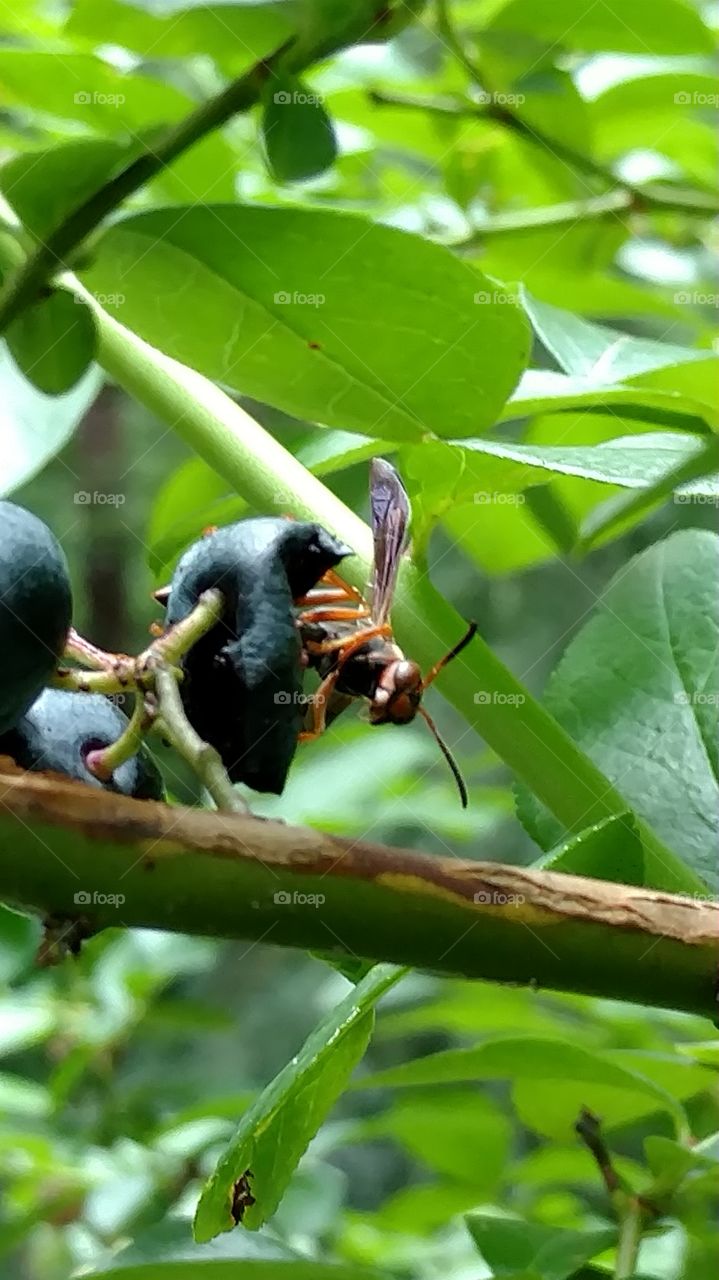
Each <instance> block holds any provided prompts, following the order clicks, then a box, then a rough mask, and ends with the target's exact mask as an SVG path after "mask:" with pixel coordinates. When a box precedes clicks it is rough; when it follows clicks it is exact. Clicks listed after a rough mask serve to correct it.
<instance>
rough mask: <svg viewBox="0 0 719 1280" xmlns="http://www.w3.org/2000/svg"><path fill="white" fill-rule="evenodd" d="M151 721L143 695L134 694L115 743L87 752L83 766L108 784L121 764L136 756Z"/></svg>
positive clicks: (150, 714)
mask: <svg viewBox="0 0 719 1280" xmlns="http://www.w3.org/2000/svg"><path fill="white" fill-rule="evenodd" d="M152 720H153V715H152V713H151V712H150V711H149V710H148V708H147V706H146V703H145V698H144V695H143V694H142V693H140V692H136V693H135V706H134V709H133V712H132V716H131V717H130V720H129V722H128V725H127V728H126V729H125V730H124V731H123V732H122V733H121V734H120V737H119V738H118V739H117V741H116V742H111V743H110V745H109V746H108V747H101V748H100V749H98V750H97V751H90V752H88V754H87V757H86V759H85V764H86V765H87V767H88V769H89V770H90V773H94V775H95V777H96V778H99V779H100V781H101V782H109V781H110V779H111V778H112V775H113V773H114V772H115V770H116V769H119V767H120V765H121V764H125V761H126V760H130V759H132V757H133V756H136V755H137V753H138V751H139V750H140V747H141V746H142V739H143V737H144V735H145V734H146V732H147V730H148V729H149V728H150V725H151V724H152Z"/></svg>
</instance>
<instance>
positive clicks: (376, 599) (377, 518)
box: [296, 458, 477, 807]
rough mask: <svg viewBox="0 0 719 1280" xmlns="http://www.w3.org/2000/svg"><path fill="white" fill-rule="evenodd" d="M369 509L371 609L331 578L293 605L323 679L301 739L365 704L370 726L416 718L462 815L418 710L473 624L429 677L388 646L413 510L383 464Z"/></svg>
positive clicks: (377, 466) (377, 467) (373, 480)
mask: <svg viewBox="0 0 719 1280" xmlns="http://www.w3.org/2000/svg"><path fill="white" fill-rule="evenodd" d="M370 505H371V512H372V532H373V537H374V571H373V578H372V592H371V603H369V604H368V603H367V602H366V601H365V599H364V597H363V596H362V594H361V592H359V591H357V590H356V589H355V588H354V587H352V586H350V585H349V584H348V583H346V582H344V581H343V579H342V578H340V577H339V575H338V574H337V573H335V572H334V570H330V571H329V573H327V574H326V575H325V576H324V578H323V579H322V580H321V582H320V583H319V584H318V586H317V587H316V588H315V589H314V590H312V591H311V592H310V593H309V595H307V596H305V597H303V598H302V599H301V600H298V601H297V602H296V603H297V604H298V605H299V606H300V608H301V612H300V614H299V618H298V622H299V627H300V635H301V637H302V645H303V649H304V653H305V655H306V662H307V665H308V666H311V667H313V668H314V669H315V670H316V671H317V672H318V673H319V675H320V679H321V683H320V686H319V689H318V690H317V693H316V694H315V696H314V698H313V701H312V706H311V717H310V727H309V728H308V732H307V733H306V734H305V735H304V736H305V737H315V736H316V735H317V734H319V733H321V732H322V730H323V729H324V727H325V724H326V722H327V721H330V720H332V719H334V718H335V716H337V715H339V713H340V712H341V711H343V710H344V708H345V707H346V706H348V705H349V703H350V702H351V701H352V700H353V699H354V698H364V699H366V700H367V702H368V703H369V719H370V723H371V724H409V722H410V721H411V720H414V718H415V716H417V715H418V714H419V715H421V716H422V718H423V719H424V720H425V722H426V723H427V725H428V726H429V728H430V730H431V731H432V733H433V734H434V736H435V738H436V739H437V742H438V744H439V747H440V749H441V751H442V753H443V755H444V756H445V758H446V760H447V762H448V764H449V766H450V769H451V770H452V773H453V775H454V777H455V780H456V782H457V786H458V788H459V793H460V797H461V800H462V805H463V806H464V807H466V804H467V791H466V787H465V785H464V781H463V779H462V776H461V774H460V772H459V769H458V768H457V765H456V763H455V761H454V759H453V757H452V755H451V753H450V751H449V748H448V747H447V746H446V744H445V743H444V742H443V741H442V739H441V737H440V735H439V733H438V731H437V728H436V726H435V724H434V721H433V720H432V719H431V717H430V716H429V715H428V713H427V711H426V710H425V709H424V707H423V706H422V705H421V702H422V695H423V693H424V691H425V689H426V688H427V687H428V685H430V684H432V682H433V681H434V680H435V679H436V677H437V676H438V675H439V673H440V671H441V670H442V668H443V667H445V666H446V665H447V663H448V662H450V661H451V660H452V658H455V657H456V656H457V654H458V653H460V652H461V651H462V649H464V647H465V645H467V644H469V642H470V640H471V639H472V637H473V636H474V634H475V632H476V630H477V627H476V623H472V624H471V625H470V626H469V628H468V629H467V632H466V633H465V635H464V636H463V637H462V639H461V640H460V641H459V643H458V644H457V645H455V647H454V649H452V650H451V651H450V652H449V653H448V654H446V655H445V656H444V657H443V658H441V659H440V661H439V662H437V663H435V665H434V666H433V667H432V669H431V670H430V671H429V672H428V674H427V675H426V676H423V675H422V672H421V669H420V667H419V664H418V663H416V662H414V661H412V660H411V659H409V658H406V657H405V655H404V654H403V652H402V650H401V649H400V648H399V646H398V645H397V644H396V643H395V641H394V639H393V634H392V626H391V624H390V621H389V612H390V607H391V604H392V597H393V595H394V590H395V586H396V583H397V575H398V572H399V566H400V563H401V558H402V555H403V554H404V552H405V550H406V547H407V540H408V539H407V531H408V526H409V517H410V507H409V499H408V497H407V493H406V491H405V489H404V486H403V484H402V482H401V480H400V478H399V476H398V475H397V472H396V471H395V469H394V467H392V466H391V465H390V463H388V462H385V461H384V460H383V459H381V458H374V459H373V461H372V465H371V470H370Z"/></svg>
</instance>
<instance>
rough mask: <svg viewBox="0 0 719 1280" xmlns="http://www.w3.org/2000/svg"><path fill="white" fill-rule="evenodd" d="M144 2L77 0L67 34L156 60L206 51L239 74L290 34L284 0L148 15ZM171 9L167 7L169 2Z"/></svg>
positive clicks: (184, 8) (183, 7) (189, 7)
mask: <svg viewBox="0 0 719 1280" xmlns="http://www.w3.org/2000/svg"><path fill="white" fill-rule="evenodd" d="M147 8H148V6H143V5H142V4H141V3H140V0H136V3H134V4H131V3H129V2H128V0H75V3H74V5H73V8H72V12H71V14H70V16H69V18H68V20H67V23H66V25H65V30H66V32H67V34H68V35H69V36H72V37H78V36H80V37H82V38H84V39H87V40H91V41H92V42H93V43H94V44H98V45H106V44H117V45H123V46H124V47H125V48H126V49H136V50H137V51H138V52H139V53H141V54H146V53H147V52H148V51H149V52H151V56H152V58H153V59H155V58H187V57H195V56H197V55H198V54H203V53H204V54H208V55H209V56H210V57H211V58H214V60H215V62H217V64H218V65H219V66H221V67H222V68H223V69H225V70H227V71H229V72H231V74H232V75H234V76H237V75H240V74H241V73H242V71H244V70H245V69H246V68H248V67H251V66H252V64H253V63H254V62H256V61H258V60H259V59H260V58H263V57H264V56H265V55H266V54H268V53H271V52H272V50H273V49H275V48H277V47H278V46H279V45H281V44H282V42H283V41H284V40H286V39H287V38H288V36H290V35H291V34H292V30H293V23H292V22H291V21H290V16H291V6H290V5H288V4H282V3H279V4H278V3H267V4H261V3H251V4H247V3H241V2H238V3H236V4H223V3H221V2H220V3H217V4H214V5H213V4H201V5H195V6H193V5H190V4H187V5H180V4H177V5H175V6H173V8H172V11H171V12H165V13H148V11H147ZM165 8H166V9H167V8H169V6H167V5H166V6H165Z"/></svg>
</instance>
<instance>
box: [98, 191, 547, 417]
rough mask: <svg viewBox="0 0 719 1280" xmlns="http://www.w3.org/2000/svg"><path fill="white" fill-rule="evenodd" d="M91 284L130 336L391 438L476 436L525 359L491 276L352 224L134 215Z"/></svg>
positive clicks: (435, 249) (255, 211) (289, 407)
mask: <svg viewBox="0 0 719 1280" xmlns="http://www.w3.org/2000/svg"><path fill="white" fill-rule="evenodd" d="M83 281H84V283H86V284H87V286H88V287H89V288H90V289H91V290H92V291H94V292H98V291H99V292H102V293H113V292H117V291H121V292H122V294H123V295H124V297H125V302H124V304H123V311H122V319H123V323H125V324H127V325H129V326H130V327H131V328H133V329H134V330H135V331H136V332H137V333H139V334H140V336H141V337H143V338H145V339H146V340H147V341H149V342H152V343H153V344H154V345H155V346H157V347H159V348H160V349H161V350H163V351H165V352H166V353H167V354H169V355H171V356H174V357H175V358H177V359H179V360H182V361H184V362H185V363H187V364H189V365H191V366H192V367H193V368H194V369H197V370H199V371H200V372H201V373H205V374H207V375H208V376H209V377H211V378H215V379H216V380H217V381H219V382H221V383H224V384H225V385H227V386H230V387H234V388H235V389H236V390H238V391H241V392H244V393H246V394H248V395H252V396H254V397H255V398H256V399H259V400H262V401H264V402H265V403H267V404H274V405H276V406H277V407H279V408H281V409H285V410H286V411H287V412H289V413H293V414H294V415H295V416H297V417H301V418H305V419H309V420H317V421H319V422H322V423H324V424H326V425H328V426H336V427H341V428H343V429H348V428H349V429H352V430H358V431H362V432H363V433H364V434H366V435H374V436H377V437H379V438H381V439H389V440H393V439H397V440H420V439H421V438H422V437H423V436H424V435H425V434H426V432H427V431H428V430H429V431H436V432H437V433H441V434H442V435H455V436H457V435H460V436H465V435H474V434H476V432H477V430H481V428H482V426H489V425H490V424H491V423H493V422H494V421H495V419H496V418H497V416H498V414H499V412H500V410H501V407H502V405H503V404H504V401H505V399H506V397H507V396H508V395H509V394H510V392H511V390H512V388H513V387H514V385H515V383H516V381H517V378H518V377H519V374H520V373H521V370H522V368H523V367H524V364H525V362H526V358H527V348H528V331H527V327H526V321H525V320H524V317H523V316H522V313H521V310H520V309H519V308H518V307H516V306H514V305H512V304H509V303H507V302H506V300H504V295H497V294H496V292H495V293H494V294H493V293H491V292H490V285H489V282H488V281H487V280H485V278H484V277H482V276H480V275H478V274H476V273H475V272H474V270H472V268H470V267H467V266H466V265H465V264H463V263H462V262H460V261H458V260H457V259H456V258H455V257H454V256H453V255H452V254H451V253H450V252H449V250H447V249H444V248H442V247H441V246H440V245H437V244H432V243H430V242H429V241H426V240H422V239H420V238H419V237H417V236H413V235H408V234H407V233H406V232H403V231H397V230H395V229H394V228H391V227H385V226H380V225H373V224H372V223H371V222H369V221H366V220H364V219H362V218H358V217H355V216H352V215H350V214H344V213H329V212H321V211H319V210H317V211H315V210H312V211H308V210H305V209H285V208H259V207H257V208H253V207H250V206H245V207H242V206H223V205H215V206H208V207H204V208H193V209H189V210H188V211H187V212H186V213H185V214H184V215H183V216H182V217H178V213H177V210H176V209H168V210H156V211H154V212H151V213H144V214H139V215H137V216H134V217H131V218H127V219H126V220H125V221H124V222H122V223H119V224H117V225H116V226H114V227H111V228H110V229H109V230H108V231H107V232H106V234H105V235H104V237H103V239H102V240H101V241H100V243H99V246H98V257H97V259H96V261H95V262H94V263H93V264H92V266H91V267H90V268H89V270H88V271H87V272H85V273H83ZM188 291H189V292H190V293H191V297H192V305H191V306H184V305H182V302H181V299H182V298H183V297H187V296H189V293H188ZM475 296H477V297H481V298H483V299H485V301H483V302H481V303H480V304H477V303H475ZM487 298H489V301H486V299H487Z"/></svg>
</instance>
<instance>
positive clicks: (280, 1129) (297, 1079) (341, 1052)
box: [195, 964, 405, 1242]
mask: <svg viewBox="0 0 719 1280" xmlns="http://www.w3.org/2000/svg"><path fill="white" fill-rule="evenodd" d="M404 973H405V970H404V969H400V968H398V967H397V966H396V965H387V964H382V965H375V966H374V967H373V968H372V969H371V970H370V972H369V973H368V974H367V976H366V977H365V978H363V979H362V980H361V981H360V982H359V983H358V984H357V986H356V987H355V988H354V989H353V990H352V991H351V992H350V993H349V995H347V996H345V998H344V1000H342V1001H340V1003H339V1004H338V1005H337V1006H336V1007H335V1008H334V1009H332V1010H331V1012H330V1013H329V1014H328V1015H327V1016H326V1017H325V1018H324V1019H323V1021H322V1022H321V1023H320V1024H319V1026H318V1027H316V1029H315V1030H314V1031H313V1032H312V1034H311V1035H310V1037H309V1039H308V1040H306V1041H305V1044H304V1045H303V1047H302V1049H301V1050H300V1052H299V1053H298V1054H297V1056H296V1057H295V1058H293V1059H292V1061H291V1062H290V1063H288V1064H287V1066H286V1067H285V1068H284V1069H283V1070H282V1071H281V1072H280V1073H279V1075H278V1076H276V1077H275V1079H274V1080H273V1081H272V1082H271V1084H269V1085H268V1086H267V1088H266V1089H265V1090H264V1092H263V1093H262V1094H260V1097H259V1098H258V1099H257V1100H256V1102H254V1103H253V1105H252V1106H251V1107H250V1109H249V1110H248V1111H247V1112H246V1113H245V1115H244V1116H243V1118H242V1120H241V1122H240V1126H239V1129H238V1131H237V1133H236V1134H235V1137H234V1138H233V1139H232V1141H231V1143H230V1145H229V1147H228V1148H227V1150H226V1151H225V1153H224V1155H223V1156H221V1158H220V1161H219V1163H218V1165H217V1168H216V1169H215V1171H214V1173H213V1174H212V1176H211V1178H210V1179H209V1181H208V1182H207V1183H206V1184H205V1187H204V1190H203V1192H202V1195H201V1197H200V1202H199V1204H198V1206H197V1213H196V1215H195V1239H196V1240H198V1241H200V1242H202V1241H205V1240H210V1239H212V1237H213V1236H216V1235H219V1234H220V1232H223V1231H231V1230H232V1228H233V1227H234V1226H235V1225H236V1224H235V1221H234V1219H233V1216H232V1205H233V1199H234V1189H235V1186H236V1184H237V1183H238V1181H239V1180H240V1179H241V1178H243V1177H246V1178H247V1179H248V1181H249V1187H250V1189H251V1193H252V1195H253V1196H254V1198H255V1200H256V1203H255V1204H251V1205H247V1207H246V1208H245V1209H244V1213H243V1215H242V1224H243V1226H246V1227H248V1228H249V1229H250V1230H253V1231H256V1230H257V1229H258V1228H259V1227H261V1226H262V1224H263V1223H264V1222H266V1221H267V1219H268V1218H270V1217H271V1216H272V1214H273V1213H274V1212H275V1209H276V1208H277V1206H278V1204H279V1202H280V1200H281V1198H282V1196H283V1194H284V1191H285V1189H286V1187H287V1184H288V1182H289V1180H290V1178H291V1176H292V1174H293V1172H294V1170H295V1168H296V1167H297V1163H298V1161H299V1159H300V1157H301V1156H302V1155H303V1154H304V1152H305V1150H306V1148H307V1146H308V1144H309V1142H310V1141H311V1139H312V1138H313V1137H314V1135H315V1133H316V1132H317V1130H318V1129H319V1127H320V1125H321V1124H322V1122H323V1120H324V1119H325V1117H326V1115H327V1114H328V1112H329V1111H330V1109H331V1107H332V1106H333V1104H334V1102H335V1101H336V1099H337V1097H338V1096H339V1094H340V1093H341V1092H342V1091H343V1089H344V1088H345V1086H346V1084H347V1081H348V1080H349V1077H350V1075H351V1073H352V1071H353V1070H354V1068H355V1066H356V1065H357V1063H358V1062H359V1060H360V1059H361V1057H362V1055H363V1054H364V1051H365V1049H366V1047H367V1044H368V1042H369V1038H370V1035H371V1034H372V1027H373V1023H374V1007H375V1005H376V1003H377V1001H378V1000H379V999H380V997H381V996H382V995H384V993H385V991H387V990H388V989H389V988H390V987H391V986H393V985H394V984H395V982H398V981H399V979H400V978H401V977H402V976H403V975H404ZM248 1171H249V1172H248Z"/></svg>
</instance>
